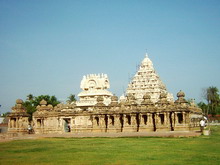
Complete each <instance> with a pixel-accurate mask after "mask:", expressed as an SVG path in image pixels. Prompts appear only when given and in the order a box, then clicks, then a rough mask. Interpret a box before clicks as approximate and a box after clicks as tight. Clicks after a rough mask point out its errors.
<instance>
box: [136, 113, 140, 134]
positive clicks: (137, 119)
mask: <svg viewBox="0 0 220 165" xmlns="http://www.w3.org/2000/svg"><path fill="white" fill-rule="evenodd" d="M139 117H140V115H139V113H137V114H136V123H137V132H139V127H140V118H139Z"/></svg>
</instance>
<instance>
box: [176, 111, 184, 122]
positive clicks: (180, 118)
mask: <svg viewBox="0 0 220 165" xmlns="http://www.w3.org/2000/svg"><path fill="white" fill-rule="evenodd" d="M177 118H178V123H179V124H183V114H182V113H178V114H177Z"/></svg>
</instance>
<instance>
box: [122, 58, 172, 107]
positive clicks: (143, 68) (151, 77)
mask: <svg viewBox="0 0 220 165" xmlns="http://www.w3.org/2000/svg"><path fill="white" fill-rule="evenodd" d="M161 93H165V94H167V99H168V101H173V95H172V94H170V93H168V92H167V90H166V86H165V85H164V84H163V82H162V81H161V80H160V77H159V76H158V74H157V73H156V71H155V69H154V67H153V63H152V61H151V60H150V58H149V57H148V55H147V54H146V56H145V58H144V60H143V61H142V62H141V64H140V67H139V69H138V71H137V72H136V74H135V76H134V77H133V79H132V80H131V82H130V83H129V84H128V88H127V91H126V94H127V95H128V94H133V95H134V97H135V98H136V100H137V103H141V101H142V100H143V96H144V95H145V94H148V95H150V96H151V101H152V102H154V103H155V102H157V101H158V100H159V97H160V94H161Z"/></svg>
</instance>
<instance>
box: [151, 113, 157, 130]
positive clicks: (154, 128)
mask: <svg viewBox="0 0 220 165" xmlns="http://www.w3.org/2000/svg"><path fill="white" fill-rule="evenodd" d="M152 121H153V130H154V131H156V130H157V128H156V121H155V113H153V114H152Z"/></svg>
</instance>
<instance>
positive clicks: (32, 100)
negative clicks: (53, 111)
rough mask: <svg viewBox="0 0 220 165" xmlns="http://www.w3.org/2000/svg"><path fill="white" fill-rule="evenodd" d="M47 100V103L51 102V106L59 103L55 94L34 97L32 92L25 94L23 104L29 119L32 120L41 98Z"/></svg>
mask: <svg viewBox="0 0 220 165" xmlns="http://www.w3.org/2000/svg"><path fill="white" fill-rule="evenodd" d="M43 99H44V100H45V101H47V105H48V104H51V105H52V106H56V105H57V104H59V103H60V101H58V100H57V98H56V97H55V96H49V95H40V96H37V97H34V96H33V95H32V94H29V95H28V96H27V100H26V101H25V102H24V103H23V106H24V107H25V108H26V110H27V113H28V114H30V118H29V120H32V115H33V113H34V112H35V111H36V110H37V109H36V107H37V106H38V105H40V102H41V100H43Z"/></svg>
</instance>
